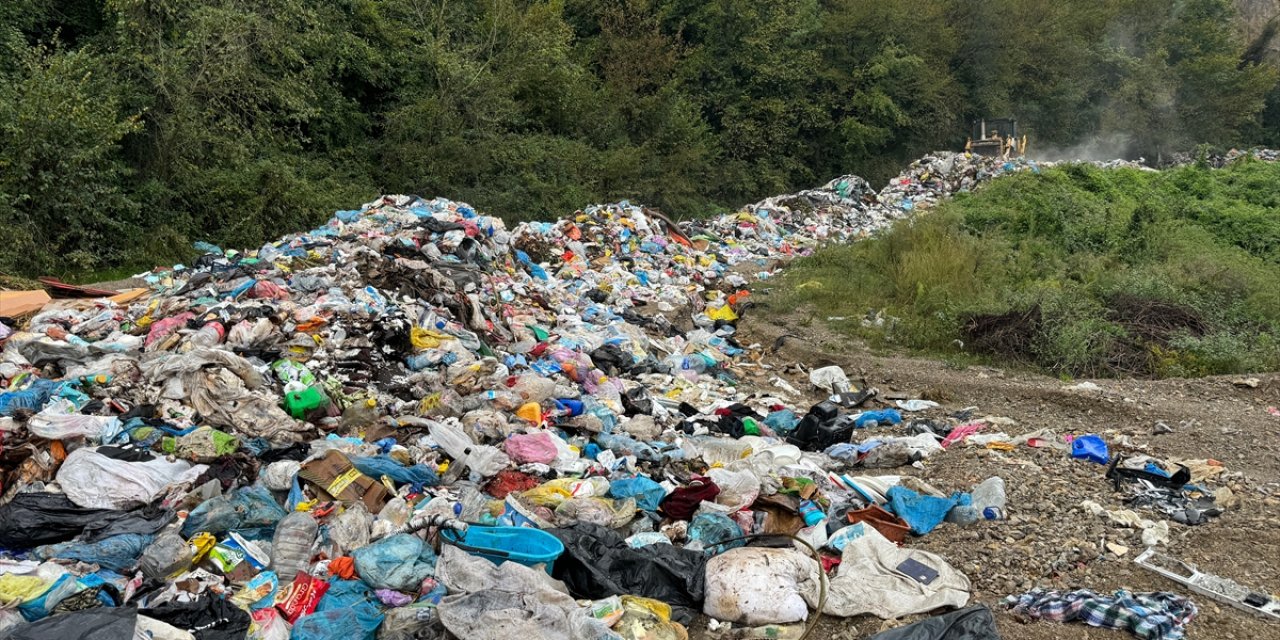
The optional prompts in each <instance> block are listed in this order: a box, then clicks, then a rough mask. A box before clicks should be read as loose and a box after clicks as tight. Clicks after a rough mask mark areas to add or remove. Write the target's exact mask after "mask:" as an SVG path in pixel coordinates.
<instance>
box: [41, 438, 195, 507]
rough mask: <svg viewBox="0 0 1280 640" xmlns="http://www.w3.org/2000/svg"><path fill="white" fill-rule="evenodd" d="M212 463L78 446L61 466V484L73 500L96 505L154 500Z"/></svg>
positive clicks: (142, 502)
mask: <svg viewBox="0 0 1280 640" xmlns="http://www.w3.org/2000/svg"><path fill="white" fill-rule="evenodd" d="M207 468H208V467H206V466H204V465H202V464H199V465H195V466H192V465H191V464H189V463H186V462H183V461H181V460H177V461H174V462H169V461H168V460H165V459H164V458H155V459H153V460H149V461H147V462H125V461H123V460H117V459H115V458H111V457H108V456H105V455H103V454H101V453H99V452H98V451H97V450H95V449H76V450H75V451H72V452H71V454H70V455H68V456H67V459H66V461H65V462H63V463H62V467H60V468H59V469H58V475H57V478H58V485H59V486H61V487H62V490H63V492H65V493H66V494H67V497H68V498H70V499H71V501H72V502H74V503H76V504H77V505H80V506H81V507H87V508H93V509H128V508H131V507H136V506H139V505H144V504H150V503H151V502H152V501H153V500H155V499H156V498H157V497H159V496H160V495H161V494H163V493H164V492H165V491H166V490H167V489H168V488H169V487H170V486H172V485H176V484H181V483H185V482H193V481H195V479H196V478H198V477H200V474H202V473H204V472H205V470H206V469H207Z"/></svg>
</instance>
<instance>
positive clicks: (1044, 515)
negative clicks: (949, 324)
mask: <svg viewBox="0 0 1280 640" xmlns="http://www.w3.org/2000/svg"><path fill="white" fill-rule="evenodd" d="M760 302H763V303H764V304H765V305H767V304H768V299H767V296H766V297H765V298H764V299H763V300H760ZM739 332H740V333H739V337H740V341H741V342H742V343H743V344H749V343H758V344H759V345H761V348H762V349H763V350H765V351H770V350H771V348H772V347H773V346H774V344H775V341H776V340H777V339H778V338H779V337H780V336H783V335H784V334H794V335H796V336H797V337H794V338H785V339H783V341H782V343H781V346H780V348H778V349H777V350H776V352H771V353H768V354H766V355H765V356H764V357H763V358H761V360H760V366H759V367H744V368H743V369H742V370H741V373H742V374H743V377H744V378H745V381H746V382H748V384H750V385H754V386H757V387H761V388H772V385H770V383H769V382H768V378H769V377H770V375H773V374H781V375H782V377H783V378H785V379H786V380H788V381H789V382H790V383H791V384H793V385H794V386H795V387H797V388H799V389H807V388H808V385H807V376H806V374H805V371H806V370H807V368H808V367H817V366H823V365H827V364H838V365H840V366H842V367H843V368H844V369H845V371H846V372H847V373H848V374H849V377H850V378H851V379H852V380H854V381H855V383H857V382H859V381H860V380H865V382H866V383H867V384H870V385H872V386H875V387H877V388H878V389H880V390H881V392H890V391H897V392H908V393H909V394H910V395H912V396H914V397H923V398H927V399H931V400H935V401H937V402H940V403H942V407H941V408H940V409H938V410H935V411H933V412H929V413H924V414H915V415H917V416H935V417H936V416H942V415H945V414H949V413H953V412H955V411H957V410H960V409H963V408H966V407H977V410H976V415H978V416H984V415H994V416H1005V417H1008V418H1012V419H1013V420H1014V421H1015V424H1014V425H1013V426H1010V427H1001V428H1000V429H999V430H1001V431H1005V432H1007V433H1009V434H1011V435H1018V434H1021V433H1025V432H1029V431H1033V430H1036V429H1040V428H1045V427H1047V428H1051V429H1054V430H1055V431H1057V432H1058V433H1063V434H1065V433H1075V434H1084V433H1099V434H1102V435H1103V436H1104V437H1105V438H1106V439H1107V441H1108V442H1109V443H1111V446H1112V453H1115V452H1116V451H1117V450H1119V451H1128V452H1141V453H1147V454H1149V455H1152V456H1155V457H1158V458H1162V459H1164V458H1184V459H1205V458H1211V459H1215V460H1218V461H1221V462H1222V463H1223V466H1225V468H1226V471H1225V472H1224V473H1223V474H1222V476H1221V477H1220V478H1219V479H1218V482H1217V484H1218V485H1222V486H1228V487H1230V488H1232V490H1233V493H1234V494H1235V495H1236V496H1237V497H1238V498H1239V504H1238V506H1235V507H1233V508H1231V509H1229V510H1228V511H1227V512H1226V513H1225V514H1223V515H1222V516H1221V517H1219V518H1217V519H1216V520H1214V521H1211V522H1210V523H1208V524H1204V525H1201V526H1196V527H1190V526H1184V525H1179V524H1176V523H1172V522H1171V523H1170V528H1171V532H1172V535H1171V542H1170V544H1169V545H1168V547H1167V548H1166V549H1164V551H1165V552H1166V553H1169V554H1171V555H1173V556H1175V557H1179V558H1182V559H1183V560H1186V561H1188V562H1191V563H1193V564H1196V565H1198V566H1199V567H1200V568H1201V569H1202V570H1205V571H1209V572H1212V573H1217V574H1219V575H1221V576H1224V577H1228V578H1231V579H1234V580H1236V581H1238V582H1240V583H1242V584H1245V585H1248V586H1251V587H1254V588H1262V589H1266V590H1269V591H1270V592H1272V593H1276V592H1280V417H1276V416H1273V415H1270V414H1269V413H1268V411H1267V408H1268V407H1272V406H1277V405H1280V375H1278V374H1268V375H1258V376H1250V377H1256V378H1257V380H1258V383H1257V387H1256V388H1250V387H1247V386H1239V385H1237V384H1233V381H1234V380H1236V379H1237V378H1239V377H1238V376H1237V377H1227V378H1222V377H1217V378H1205V379H1198V380H1093V381H1091V382H1093V383H1094V384H1096V385H1097V386H1098V389H1097V390H1082V389H1073V388H1072V387H1073V386H1075V385H1077V384H1078V383H1079V382H1081V381H1078V380H1077V381H1071V382H1070V383H1068V382H1063V381H1061V380H1058V379H1055V378H1051V377H1047V376H1044V375H1039V374H1036V373H1030V372H1018V371H1010V370H1002V369H996V368H990V367H968V368H964V369H958V370H957V369H955V368H949V367H948V366H946V365H944V364H943V363H942V362H940V361H937V360H931V359H926V358H914V357H900V356H885V355H876V354H872V353H870V352H869V351H868V350H867V349H866V348H865V347H864V346H862V345H859V344H857V343H856V342H854V341H851V340H850V339H848V338H846V337H843V336H840V335H838V334H834V333H831V332H829V331H828V330H826V329H825V328H823V326H822V323H821V322H815V321H813V319H811V318H805V317H804V316H803V313H800V312H791V313H789V314H780V313H779V312H778V311H777V310H769V309H767V308H764V309H759V310H758V311H756V312H754V313H751V314H749V315H747V316H746V317H745V318H744V319H743V320H742V322H741V323H740V327H739ZM797 365H799V366H797ZM766 367H767V368H766ZM818 398H819V394H817V393H816V392H815V393H812V394H811V395H810V397H809V398H807V399H806V400H807V401H816V400H817V399H818ZM1157 422H1163V423H1165V424H1166V425H1168V426H1170V427H1172V429H1173V432H1172V433H1161V434H1156V433H1155V430H1154V427H1155V425H1156V423H1157ZM860 436H861V434H859V436H858V437H856V438H855V439H860ZM1126 439H1127V442H1128V446H1124V445H1123V444H1121V443H1122V442H1124V441H1126ZM1104 472H1105V467H1103V466H1101V465H1097V464H1092V463H1088V462H1083V461H1078V460H1072V459H1071V458H1070V457H1069V456H1068V455H1067V454H1066V453H1064V452H1060V451H1055V450H1052V449H1032V448H1029V447H1020V448H1018V449H1016V450H1014V451H1012V452H999V451H994V450H989V449H986V448H981V447H953V448H952V449H949V450H947V451H945V452H943V453H941V454H938V455H936V456H933V457H931V458H930V459H928V460H927V461H926V462H925V464H924V468H923V469H913V468H911V467H901V468H898V469H893V470H869V471H867V473H868V474H870V475H877V474H884V473H901V474H911V475H918V476H920V477H922V478H924V479H926V480H927V481H928V482H929V483H931V484H933V485H934V486H935V487H937V488H939V489H941V490H943V491H947V492H950V491H968V490H969V489H970V488H971V487H972V486H973V485H974V484H976V483H977V482H979V481H981V480H983V479H985V478H987V477H989V476H992V475H1000V476H1002V477H1003V478H1004V479H1005V480H1006V483H1007V486H1008V491H1009V497H1008V499H1009V504H1008V514H1009V517H1008V519H1007V520H1004V521H983V522H980V523H978V524H976V525H973V526H970V527H957V526H955V525H951V524H943V525H942V526H940V527H939V528H938V529H936V530H934V531H933V532H932V533H930V534H928V535H927V536H923V537H918V538H910V539H909V540H908V542H907V544H908V545H909V546H912V547H917V548H920V549H925V550H928V551H932V552H934V553H938V554H940V555H942V556H943V557H944V558H946V559H947V560H948V562H950V563H951V564H952V565H953V566H955V567H956V568H958V569H960V570H962V571H964V572H965V573H966V574H967V575H968V576H969V578H970V580H971V581H972V582H973V587H974V593H973V602H975V603H982V604H986V605H988V606H989V607H991V608H992V610H993V611H994V612H995V615H996V620H997V622H998V626H999V630H1000V633H1001V634H1002V636H1003V637H1004V638H1007V639H1021V638H1026V639H1029V640H1041V639H1045V640H1047V639H1051V638H1052V639H1067V638H1069V639H1078V640H1092V639H1094V638H1097V639H1104V638H1105V639H1107V640H1116V639H1117V638H1123V637H1130V636H1128V634H1127V633H1123V632H1116V631H1112V630H1107V629H1096V628H1092V627H1087V626H1085V625H1083V624H1079V623H1073V624H1069V625H1062V624H1054V623H1043V622H1035V623H1027V622H1023V621H1019V620H1017V619H1015V618H1014V617H1013V616H1012V615H1010V614H1008V613H1005V612H1004V611H1003V610H1002V607H1000V606H999V603H1000V601H1001V599H1002V598H1004V597H1005V596H1007V595H1009V594H1014V593H1022V592H1023V591H1025V590H1027V589H1030V588H1031V587H1036V586H1039V587H1048V588H1055V589H1074V588H1088V589H1092V590H1095V591H1099V592H1109V591H1113V590H1116V589H1120V588H1126V589H1130V590H1134V591H1161V590H1164V591H1174V592H1179V593H1184V594H1187V593H1188V592H1187V591H1186V589H1184V588H1183V587H1182V586H1181V585H1178V584H1176V583H1174V582H1172V581H1169V580H1167V579H1164V578H1162V577H1160V576H1157V575H1155V574H1152V573H1149V572H1148V571H1147V570H1145V569H1143V568H1142V567H1139V566H1137V565H1135V564H1134V563H1133V558H1134V557H1136V556H1137V554H1138V553H1140V552H1141V551H1142V549H1143V546H1142V544H1141V542H1140V534H1139V532H1138V531H1137V530H1133V529H1124V528H1119V527H1117V526H1116V525H1113V524H1111V523H1109V522H1107V521H1106V520H1104V519H1102V518H1099V517H1096V516H1093V515H1091V514H1089V513H1087V512H1085V511H1084V510H1083V509H1082V508H1081V507H1080V503H1081V501H1083V500H1086V499H1091V500H1094V501H1097V502H1099V503H1102V504H1103V505H1104V506H1105V507H1106V508H1108V509H1123V508H1124V506H1123V505H1122V504H1121V494H1117V493H1115V492H1114V490H1113V487H1112V485H1111V483H1110V482H1108V481H1107V480H1105V479H1104V477H1103V475H1104ZM1143 515H1144V517H1148V518H1155V519H1158V518H1159V517H1160V516H1158V515H1154V514H1147V513H1144V514H1143ZM1107 543H1117V544H1120V545H1123V546H1126V547H1128V549H1129V551H1128V552H1127V553H1126V554H1125V555H1124V556H1117V555H1116V554H1115V553H1112V552H1110V551H1108V550H1107V547H1106V545H1107ZM1191 595H1192V597H1193V601H1194V602H1195V603H1196V604H1197V605H1198V606H1199V608H1200V615H1199V617H1198V618H1197V619H1196V620H1195V621H1194V622H1192V623H1191V624H1190V625H1189V626H1188V629H1187V637H1188V638H1192V639H1196V640H1253V639H1259V640H1261V639H1264V638H1280V624H1275V623H1268V622H1264V621H1262V620H1261V619H1259V618H1256V617H1253V616H1252V615H1250V614H1248V613H1245V612H1241V611H1238V610H1235V609H1233V608H1231V607H1229V606H1226V605H1224V604H1221V603H1218V602H1215V601H1213V600H1210V599H1209V598H1206V597H1203V596H1198V595H1195V594H1191ZM921 617H924V616H919V617H916V618H913V619H908V620H899V621H882V620H880V619H878V618H874V617H871V616H862V617H858V618H851V619H843V620H842V619H831V618H824V619H822V620H821V621H820V622H819V625H818V628H817V629H816V630H815V632H814V633H813V634H812V635H811V636H810V638H814V639H815V640H817V639H831V640H853V639H856V638H865V637H868V636H870V635H872V634H874V633H876V632H878V631H881V630H884V629H888V628H891V627H895V626H900V625H902V624H906V623H908V622H911V621H914V620H915V619H920V618H921ZM690 631H691V636H692V637H693V638H695V640H698V639H701V638H707V637H710V636H708V635H707V633H706V622H705V620H700V621H698V622H695V623H694V625H693V627H692V628H691V630H690Z"/></svg>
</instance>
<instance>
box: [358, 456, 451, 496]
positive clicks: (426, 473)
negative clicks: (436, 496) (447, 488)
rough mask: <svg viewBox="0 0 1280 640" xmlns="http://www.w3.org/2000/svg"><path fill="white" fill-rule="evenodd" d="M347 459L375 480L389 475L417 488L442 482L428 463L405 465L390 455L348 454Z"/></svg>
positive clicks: (397, 480) (395, 479)
mask: <svg viewBox="0 0 1280 640" xmlns="http://www.w3.org/2000/svg"><path fill="white" fill-rule="evenodd" d="M347 459H348V460H350V461H351V466H353V467H355V468H356V470H358V471H359V472H360V473H363V474H365V475H367V476H369V477H370V478H373V479H375V480H377V479H379V478H381V477H382V476H387V477H388V478H391V479H392V480H394V481H396V482H399V483H401V484H410V485H413V486H414V487H415V488H417V489H421V488H422V487H434V486H436V485H438V484H440V477H439V476H437V475H436V472H435V470H434V469H431V468H430V467H428V466H426V465H422V464H415V465H413V466H405V465H402V464H400V463H399V462H396V461H395V460H392V459H391V458H390V457H388V456H374V457H361V456H347Z"/></svg>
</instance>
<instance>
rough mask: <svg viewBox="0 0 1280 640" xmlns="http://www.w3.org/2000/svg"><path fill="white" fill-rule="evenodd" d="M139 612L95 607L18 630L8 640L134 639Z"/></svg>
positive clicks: (47, 619)
mask: <svg viewBox="0 0 1280 640" xmlns="http://www.w3.org/2000/svg"><path fill="white" fill-rule="evenodd" d="M137 625H138V610H137V609H131V608H112V607H95V608H93V609H84V610H82V611H71V612H69V613H64V614H61V615H56V616H53V617H51V618H46V619H44V620H41V621H39V622H35V623H33V624H29V625H25V626H21V627H17V628H15V629H13V631H11V632H10V633H9V635H8V636H6V637H5V640H121V638H133V637H134V629H135V628H136V627H137Z"/></svg>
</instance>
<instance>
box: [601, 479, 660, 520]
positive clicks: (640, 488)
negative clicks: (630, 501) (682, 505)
mask: <svg viewBox="0 0 1280 640" xmlns="http://www.w3.org/2000/svg"><path fill="white" fill-rule="evenodd" d="M609 495H611V496H613V497H614V498H635V501H636V506H637V507H639V508H641V509H644V510H645V511H657V510H658V505H659V504H660V503H661V502H662V499H663V498H665V497H666V496H667V490H666V489H665V488H663V486H662V485H660V484H658V483H657V482H654V481H653V480H652V479H651V478H649V477H648V476H636V477H634V478H622V479H620V480H614V481H613V482H611V483H609Z"/></svg>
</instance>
